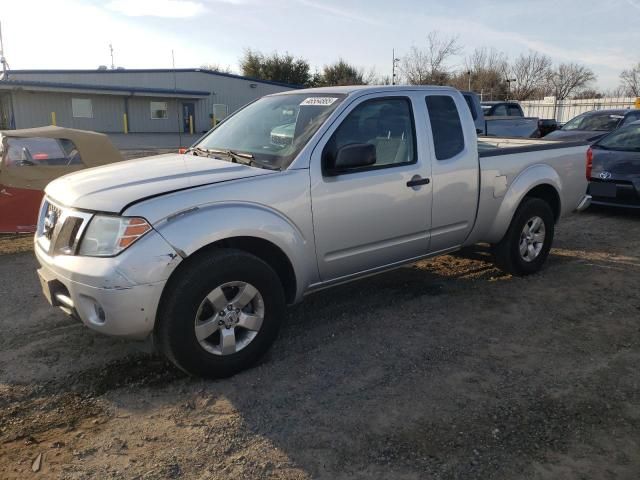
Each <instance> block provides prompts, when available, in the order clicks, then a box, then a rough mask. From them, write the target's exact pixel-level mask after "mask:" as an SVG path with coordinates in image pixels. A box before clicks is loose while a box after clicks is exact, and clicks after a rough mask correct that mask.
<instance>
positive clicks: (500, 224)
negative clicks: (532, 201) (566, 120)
mask: <svg viewBox="0 0 640 480" xmlns="http://www.w3.org/2000/svg"><path fill="white" fill-rule="evenodd" d="M538 185H551V186H552V187H553V188H555V190H556V192H557V193H558V194H559V192H561V191H562V181H561V179H560V176H559V175H558V172H556V171H555V170H554V169H553V168H552V167H550V166H549V165H546V164H538V165H531V166H530V167H528V168H526V169H525V170H523V171H522V172H520V174H519V175H518V176H517V177H516V178H515V179H514V180H513V182H511V185H509V188H508V189H507V191H506V193H505V195H504V199H503V200H502V203H501V204H500V207H499V208H498V212H497V213H496V215H495V217H494V220H493V223H492V224H491V227H490V228H489V230H488V232H487V235H486V241H488V242H489V243H496V242H499V241H500V240H502V237H504V235H505V233H507V229H508V228H509V225H510V224H511V220H512V219H513V216H514V214H515V213H516V209H517V208H518V206H519V205H520V203H521V202H522V199H523V198H524V197H525V195H527V193H529V192H530V191H531V190H533V189H534V188H535V187H537V186H538ZM558 197H560V195H558Z"/></svg>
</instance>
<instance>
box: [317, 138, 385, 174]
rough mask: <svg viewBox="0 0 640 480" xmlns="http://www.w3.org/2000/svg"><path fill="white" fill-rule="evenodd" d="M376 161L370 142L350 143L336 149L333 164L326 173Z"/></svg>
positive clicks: (340, 171)
mask: <svg viewBox="0 0 640 480" xmlns="http://www.w3.org/2000/svg"><path fill="white" fill-rule="evenodd" d="M375 163H376V147H375V145H373V144H371V143H351V144H349V145H345V146H344V147H341V148H339V149H338V151H337V152H336V154H335V159H334V162H333V165H329V168H328V169H327V170H328V171H327V173H328V174H329V175H338V174H340V173H343V172H346V171H349V170H352V169H354V168H360V167H368V166H370V165H374V164H375Z"/></svg>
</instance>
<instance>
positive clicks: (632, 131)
mask: <svg viewBox="0 0 640 480" xmlns="http://www.w3.org/2000/svg"><path fill="white" fill-rule="evenodd" d="M596 145H597V146H599V147H601V148H605V149H607V150H622V151H627V152H640V123H639V124H633V125H629V126H628V127H623V128H621V129H620V130H616V131H615V132H613V133H611V134H609V135H607V136H606V137H604V138H603V139H602V140H600V141H599V142H597V143H596Z"/></svg>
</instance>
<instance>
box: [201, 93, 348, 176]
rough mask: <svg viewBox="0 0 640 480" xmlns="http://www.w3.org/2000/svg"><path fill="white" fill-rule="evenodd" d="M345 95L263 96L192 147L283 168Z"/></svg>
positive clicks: (270, 166)
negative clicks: (240, 156) (226, 153)
mask: <svg viewBox="0 0 640 480" xmlns="http://www.w3.org/2000/svg"><path fill="white" fill-rule="evenodd" d="M344 97H345V95H342V94H333V93H332V94H326V93H325V94H320V93H300V94H287V95H274V96H270V97H263V98H261V99H260V100H258V101H256V102H254V103H252V104H250V105H248V106H246V107H245V108H243V109H242V110H240V111H239V112H237V113H236V114H234V115H232V116H231V117H229V118H228V119H227V120H226V121H225V122H223V123H221V124H220V125H219V126H218V127H217V128H216V129H214V130H212V131H211V132H210V133H209V134H208V135H207V136H206V137H204V138H203V139H202V140H201V141H200V142H199V143H198V144H196V145H195V146H194V149H195V150H198V149H200V151H206V150H211V151H213V152H212V154H213V155H214V156H215V155H216V152H222V151H227V152H233V154H232V155H230V156H228V158H230V159H232V161H233V159H234V157H235V159H236V160H238V154H240V155H245V156H246V157H250V158H251V160H252V161H253V164H257V166H264V167H267V168H279V169H284V168H286V167H288V166H289V164H290V163H291V162H292V161H293V159H294V158H295V157H296V155H297V154H298V153H299V152H300V150H302V148H303V147H304V146H305V144H306V143H307V142H308V141H309V139H310V138H311V136H312V135H313V134H314V133H315V132H316V131H317V130H318V128H320V125H322V124H323V123H324V121H325V120H326V119H327V117H329V115H330V114H331V113H332V112H333V111H334V110H335V109H336V108H337V106H338V105H339V104H340V102H342V100H343V99H344Z"/></svg>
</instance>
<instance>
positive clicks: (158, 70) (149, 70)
mask: <svg viewBox="0 0 640 480" xmlns="http://www.w3.org/2000/svg"><path fill="white" fill-rule="evenodd" d="M173 72H176V73H181V72H187V73H189V72H197V73H204V74H206V75H216V76H219V77H228V78H237V79H238V80H247V81H250V82H255V83H265V84H267V85H276V86H279V87H286V88H303V85H296V84H292V83H283V82H272V81H270V80H261V79H259V78H253V77H245V76H243V75H236V74H235V73H224V72H216V71H213V70H206V69H204V68H175V69H174V68H123V69H115V70H98V69H96V70H88V69H66V70H65V69H63V70H47V69H44V70H29V69H27V70H9V72H8V75H9V78H11V74H12V73H19V74H43V73H99V74H101V75H102V74H104V75H109V74H117V73H120V74H122V73H124V74H127V73H173Z"/></svg>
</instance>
